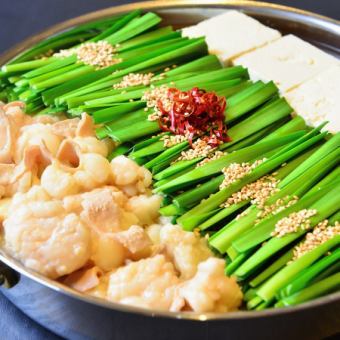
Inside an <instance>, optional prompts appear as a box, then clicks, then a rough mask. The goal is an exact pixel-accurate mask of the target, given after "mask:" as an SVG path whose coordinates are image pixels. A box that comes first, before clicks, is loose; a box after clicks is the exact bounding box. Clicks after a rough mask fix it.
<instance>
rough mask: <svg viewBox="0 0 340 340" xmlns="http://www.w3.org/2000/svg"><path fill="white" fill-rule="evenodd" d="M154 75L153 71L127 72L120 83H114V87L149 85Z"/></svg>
mask: <svg viewBox="0 0 340 340" xmlns="http://www.w3.org/2000/svg"><path fill="white" fill-rule="evenodd" d="M153 76H154V74H153V73H151V72H150V73H145V74H143V73H129V74H128V75H126V76H124V77H123V79H122V81H121V82H120V83H117V84H114V85H113V88H114V89H122V88H126V87H130V86H138V85H145V86H147V85H150V82H151V79H152V77H153Z"/></svg>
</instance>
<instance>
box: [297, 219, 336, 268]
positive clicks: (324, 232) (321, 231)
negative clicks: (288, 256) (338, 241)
mask: <svg viewBox="0 0 340 340" xmlns="http://www.w3.org/2000/svg"><path fill="white" fill-rule="evenodd" d="M335 235H340V223H339V221H336V222H335V224H334V226H332V225H329V222H328V220H323V221H322V222H320V223H319V224H318V225H317V226H316V227H315V228H314V229H313V230H312V231H311V232H309V233H307V234H306V237H305V239H304V240H303V241H302V242H301V243H300V244H298V245H297V246H295V248H294V249H293V259H292V260H293V261H294V260H296V259H298V258H299V257H301V256H303V255H305V254H306V253H308V252H309V251H311V250H313V249H314V248H316V247H317V246H319V245H320V244H322V243H325V242H326V241H328V240H330V239H331V238H333V237H334V236H335Z"/></svg>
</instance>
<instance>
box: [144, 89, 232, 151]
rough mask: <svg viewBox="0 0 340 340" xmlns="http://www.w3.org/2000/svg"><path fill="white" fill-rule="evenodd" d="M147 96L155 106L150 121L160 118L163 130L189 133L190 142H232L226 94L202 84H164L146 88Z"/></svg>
mask: <svg viewBox="0 0 340 340" xmlns="http://www.w3.org/2000/svg"><path fill="white" fill-rule="evenodd" d="M143 99H144V100H146V101H147V106H148V107H153V108H154V109H155V112H154V113H152V114H151V115H149V120H151V121H156V120H157V121H158V123H159V126H160V128H161V129H162V130H163V131H170V132H172V133H174V134H175V135H182V136H186V137H187V139H188V141H189V143H190V145H193V138H195V137H201V140H204V141H206V143H207V144H208V145H209V146H210V147H213V148H214V147H217V146H218V145H220V144H221V143H223V142H227V141H229V138H228V136H227V129H226V125H225V123H224V121H225V117H224V111H225V109H226V106H227V102H226V99H225V97H223V96H218V95H216V93H214V92H207V91H205V90H203V89H199V88H198V87H194V88H192V89H191V90H188V91H181V90H179V89H177V88H168V87H167V86H161V87H159V88H153V89H151V90H149V91H146V92H145V94H144V96H143ZM203 135H206V136H204V137H202V136H203Z"/></svg>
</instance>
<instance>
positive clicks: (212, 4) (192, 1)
mask: <svg viewBox="0 0 340 340" xmlns="http://www.w3.org/2000/svg"><path fill="white" fill-rule="evenodd" d="M195 7H201V8H228V9H241V10H245V11H254V10H255V11H257V12H258V13H260V12H261V11H267V12H270V14H272V15H273V16H275V15H276V16H277V17H278V16H281V17H282V16H283V15H284V14H285V15H287V16H288V15H290V16H298V17H301V18H304V19H305V20H308V22H309V24H310V25H317V26H319V27H324V28H325V30H326V29H327V30H329V31H332V32H337V34H339V24H340V22H339V21H337V20H334V19H331V18H328V17H325V16H322V15H318V14H315V13H312V12H308V11H305V10H300V9H296V8H293V7H288V6H283V5H276V4H270V3H265V2H258V1H256V2H254V1H232V0H213V1H209V0H185V1H183V0H165V1H145V2H139V3H132V4H128V5H122V6H116V7H110V8H106V9H102V10H99V11H95V12H91V13H88V14H85V15H82V16H79V17H76V18H73V19H70V20H67V21H64V22H62V23H59V24H57V25H54V26H52V27H51V28H48V29H46V30H44V31H43V32H41V33H38V34H36V35H34V36H32V37H30V38H28V39H26V40H24V41H22V42H21V43H19V44H17V45H15V46H14V47H13V48H11V49H9V50H8V51H7V52H5V53H4V54H2V55H1V56H0V65H3V64H4V63H6V62H7V61H9V60H10V59H11V58H13V57H14V56H16V55H18V54H19V53H21V52H23V51H24V50H25V49H27V48H29V47H31V46H32V45H34V44H36V43H38V42H39V41H41V40H43V39H45V38H47V37H49V36H51V35H54V34H56V33H59V32H61V31H64V30H66V29H69V28H71V27H73V26H76V25H79V24H82V23H85V22H90V21H93V20H96V19H99V18H104V17H108V16H111V15H115V14H121V13H125V12H128V11H131V10H134V9H136V8H140V9H142V10H144V11H146V10H166V9H180V8H195ZM0 261H2V262H3V263H5V264H6V265H8V266H9V267H11V268H12V269H14V270H15V271H17V272H19V273H20V274H22V275H24V276H26V277H28V278H29V279H32V280H34V281H35V282H38V283H40V284H42V285H43V286H45V287H48V288H51V289H53V290H55V291H57V292H59V293H62V294H65V295H67V296H69V297H72V298H75V299H78V300H81V301H83V302H85V303H90V304H93V305H97V306H101V307H104V308H107V309H110V310H116V311H121V312H128V313H135V314H142V315H146V316H152V317H156V316H157V317H165V318H176V319H184V320H196V321H207V320H226V321H227V320H238V319H250V318H263V317H271V316H275V315H284V314H287V313H299V312H302V311H303V310H306V309H312V308H318V307H321V306H324V305H328V304H332V303H335V302H336V303H338V302H339V301H340V292H338V293H333V294H329V295H327V296H325V297H322V298H318V299H315V300H313V301H310V302H307V303H304V304H301V305H298V306H294V307H285V308H278V309H267V310H263V311H237V312H230V313H205V314H202V313H194V312H165V311H159V310H147V309H143V308H139V307H134V306H127V305H122V304H119V303H113V302H109V301H106V300H104V299H99V298H96V297H92V296H89V295H86V294H82V293H79V292H77V291H75V290H73V289H70V288H69V287H67V286H65V285H63V284H61V283H59V282H57V281H54V280H51V279H48V278H46V277H44V276H42V275H40V274H38V273H36V272H34V271H32V270H30V269H28V268H26V267H24V266H23V265H22V264H21V263H20V262H19V261H17V260H15V259H14V258H12V257H11V256H10V255H9V254H8V253H7V252H6V251H5V250H4V249H2V248H1V247H0Z"/></svg>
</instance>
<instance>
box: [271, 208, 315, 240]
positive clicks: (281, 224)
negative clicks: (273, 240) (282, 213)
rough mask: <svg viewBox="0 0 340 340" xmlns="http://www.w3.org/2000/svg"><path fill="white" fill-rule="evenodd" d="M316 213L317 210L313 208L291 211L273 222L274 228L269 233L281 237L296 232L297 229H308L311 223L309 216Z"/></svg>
mask: <svg viewBox="0 0 340 340" xmlns="http://www.w3.org/2000/svg"><path fill="white" fill-rule="evenodd" d="M316 214H317V210H315V209H302V210H300V211H298V212H293V213H291V214H289V215H288V216H287V217H284V218H282V219H281V220H279V221H278V222H277V223H276V224H275V229H274V231H273V232H272V233H271V235H272V236H274V237H282V236H284V235H286V234H290V233H296V232H298V231H299V230H305V229H309V228H310V224H311V222H310V220H309V218H310V217H312V216H314V215H316Z"/></svg>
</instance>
